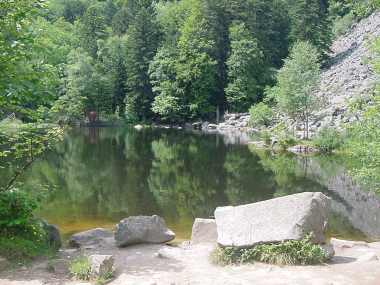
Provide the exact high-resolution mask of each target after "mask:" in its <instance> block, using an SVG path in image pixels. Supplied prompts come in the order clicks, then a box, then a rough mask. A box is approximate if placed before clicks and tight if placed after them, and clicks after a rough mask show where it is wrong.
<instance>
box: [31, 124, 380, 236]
mask: <svg viewBox="0 0 380 285" xmlns="http://www.w3.org/2000/svg"><path fill="white" fill-rule="evenodd" d="M226 141H228V139H226V137H223V136H221V135H216V134H201V133H192V132H186V131H178V130H162V129H146V130H142V131H136V130H134V129H130V128H83V129H74V130H71V131H70V132H69V133H68V134H67V135H66V138H65V140H64V142H62V143H61V144H60V145H58V146H57V148H56V150H55V151H53V152H51V153H49V154H48V155H47V156H46V158H44V159H42V160H40V161H39V162H37V163H36V164H35V165H34V166H33V167H32V168H31V169H30V171H29V172H28V173H27V175H26V176H25V177H24V180H25V181H26V183H27V184H28V185H36V184H41V185H46V186H48V188H50V190H49V194H48V199H47V201H46V202H45V203H44V204H43V206H42V208H41V209H40V210H39V213H38V214H39V215H40V216H41V217H43V218H45V219H47V220H48V221H49V222H51V223H54V224H56V225H58V226H59V228H60V229H61V231H62V232H63V233H64V235H66V236H68V235H69V234H72V233H75V232H78V231H82V230H86V229H90V228H94V227H113V226H114V225H115V224H116V223H117V222H118V221H119V220H121V219H122V218H125V217H128V216H131V215H152V214H157V215H160V216H163V217H164V218H165V220H166V222H167V224H168V225H169V227H170V228H172V229H173V230H174V231H175V232H176V234H177V237H178V238H179V239H188V238H189V237H190V234H191V226H192V223H193V221H194V219H195V218H196V217H203V218H208V217H212V216H213V212H214V210H215V208H216V207H217V206H226V205H239V204H246V203H253V202H257V201H262V200H266V199H271V198H273V197H279V196H283V195H288V194H294V193H299V192H304V191H321V192H324V193H325V194H326V195H328V196H329V197H331V198H332V200H333V203H332V212H331V215H330V216H331V217H330V234H331V235H333V236H337V237H341V238H350V239H368V240H375V239H376V240H378V239H380V199H379V197H378V196H376V195H375V194H372V193H370V192H368V191H363V190H362V189H360V187H358V186H357V185H356V184H355V183H354V182H353V181H352V180H351V179H350V177H349V176H348V175H347V174H346V172H345V169H344V167H343V166H342V165H344V163H343V162H342V159H340V158H336V157H329V158H324V157H314V158H297V157H295V156H291V155H276V156H273V155H271V154H270V153H267V152H265V151H257V150H255V149H254V148H252V147H250V146H247V145H241V144H236V143H235V144H229V143H226Z"/></svg>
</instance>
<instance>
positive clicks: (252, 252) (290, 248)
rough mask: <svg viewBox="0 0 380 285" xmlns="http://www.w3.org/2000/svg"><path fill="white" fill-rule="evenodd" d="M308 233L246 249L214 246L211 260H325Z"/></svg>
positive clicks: (304, 262)
mask: <svg viewBox="0 0 380 285" xmlns="http://www.w3.org/2000/svg"><path fill="white" fill-rule="evenodd" d="M310 237H311V236H310V235H308V236H306V237H305V238H304V239H302V240H300V241H285V242H281V243H278V244H261V245H257V246H255V247H253V248H248V249H236V248H232V247H227V248H220V247H218V248H216V249H215V251H214V252H213V253H212V255H211V260H212V262H214V263H215V264H219V265H231V264H242V263H253V262H255V261H258V262H264V263H270V264H276V265H312V264H321V263H323V262H325V261H326V260H327V253H326V252H325V251H324V249H323V248H322V247H321V246H319V245H315V244H312V243H311V241H310Z"/></svg>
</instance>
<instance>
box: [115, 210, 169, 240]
mask: <svg viewBox="0 0 380 285" xmlns="http://www.w3.org/2000/svg"><path fill="white" fill-rule="evenodd" d="M174 238H175V234H174V232H172V231H171V230H170V229H168V228H167V226H166V223H165V220H164V219H163V218H161V217H159V216H156V215H154V216H151V217H149V216H136V217H129V218H126V219H124V220H122V221H120V223H119V224H117V226H116V232H115V240H116V245H117V246H119V247H124V246H128V245H132V244H139V243H165V242H169V241H171V240H173V239H174Z"/></svg>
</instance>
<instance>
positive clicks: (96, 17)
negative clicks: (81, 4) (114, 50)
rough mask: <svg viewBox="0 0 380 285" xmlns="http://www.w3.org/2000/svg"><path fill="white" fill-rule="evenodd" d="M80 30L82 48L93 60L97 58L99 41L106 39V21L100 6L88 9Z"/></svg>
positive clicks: (96, 5)
mask: <svg viewBox="0 0 380 285" xmlns="http://www.w3.org/2000/svg"><path fill="white" fill-rule="evenodd" d="M78 29H79V35H80V37H79V38H80V44H81V47H82V48H83V49H84V50H85V51H87V52H88V53H89V54H90V55H91V56H92V57H93V58H96V56H97V52H98V44H97V41H98V40H99V39H104V38H105V37H106V19H105V17H104V15H103V11H102V6H101V5H100V4H94V5H92V6H90V7H88V8H87V10H86V12H85V13H84V15H83V17H82V18H81V20H80V22H79V26H78Z"/></svg>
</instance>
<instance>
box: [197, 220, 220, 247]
mask: <svg viewBox="0 0 380 285" xmlns="http://www.w3.org/2000/svg"><path fill="white" fill-rule="evenodd" d="M217 239H218V233H217V231H216V223H215V220H213V219H195V222H194V224H193V230H192V232H191V244H199V243H216V242H217Z"/></svg>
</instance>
